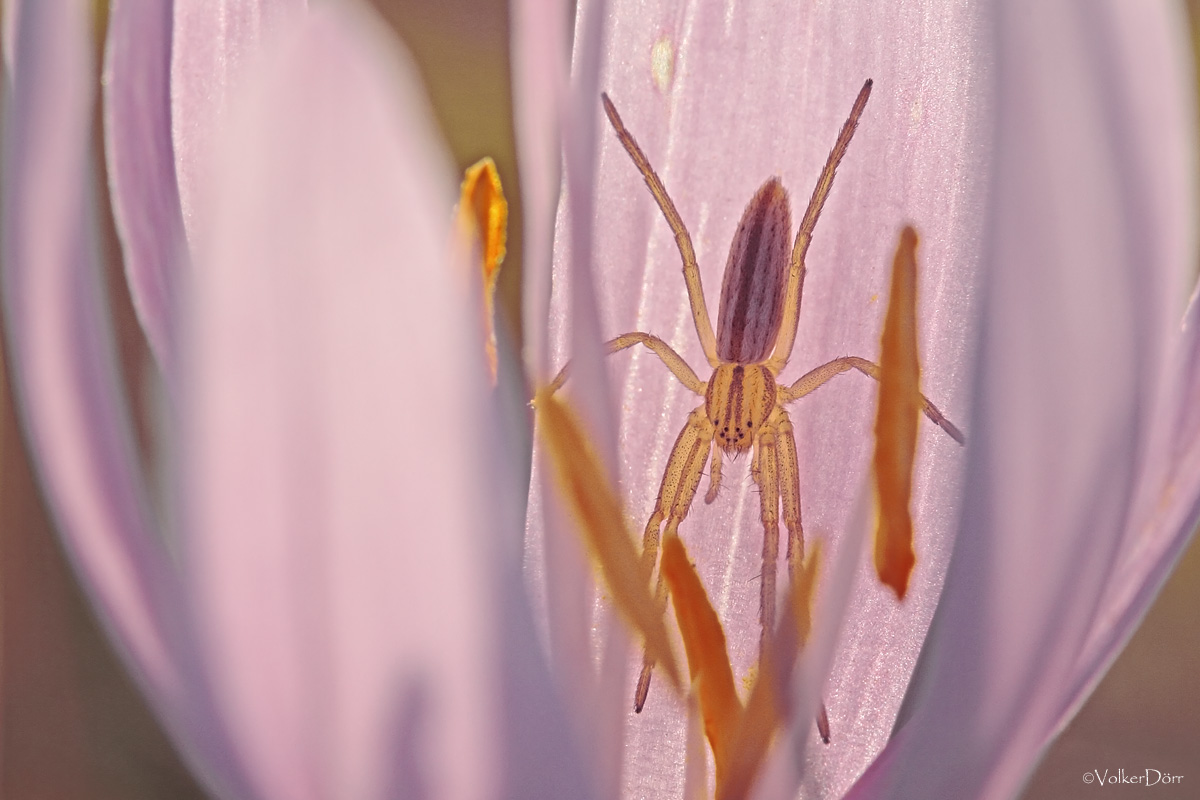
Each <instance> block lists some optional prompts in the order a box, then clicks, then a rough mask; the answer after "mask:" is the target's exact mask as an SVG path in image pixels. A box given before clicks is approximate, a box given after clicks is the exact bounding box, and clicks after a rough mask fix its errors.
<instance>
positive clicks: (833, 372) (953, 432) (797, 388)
mask: <svg viewBox="0 0 1200 800" xmlns="http://www.w3.org/2000/svg"><path fill="white" fill-rule="evenodd" d="M851 369H856V370H858V371H859V372H861V373H862V374H863V375H869V376H870V377H872V378H874V379H875V380H879V365H878V364H875V363H874V362H871V361H867V360H866V359H865V358H859V357H858V356H842V357H841V358H835V359H834V360H833V361H830V362H829V363H828V364H822V365H821V366H819V367H817V368H816V369H814V370H812V371H811V372H809V373H808V374H807V375H804V376H803V377H801V378H800V379H799V380H798V381H796V382H795V383H793V384H792V385H791V386H789V387H787V388H786V389H781V390H780V391H779V402H780V403H791V402H792V401H794V400H799V399H800V398H801V397H804V395H806V394H810V393H811V392H814V391H816V390H817V389H819V388H821V387H822V386H824V385H825V384H826V383H828V382H829V381H830V380H832V379H833V378H834V377H835V376H837V375H841V374H842V373H843V372H847V371H849V370H851ZM921 410H922V411H924V412H925V416H927V417H929V419H930V420H932V421H933V423H934V424H935V425H937V426H938V427H939V428H941V429H942V430H944V431H945V432H946V433H948V434H949V435H950V438H951V439H953V440H954V441H956V442H958V443H959V444H965V443H966V441H967V440H966V438H965V437H964V436H963V435H962V431H960V430H959V429H958V428H957V427H955V425H954V423H953V422H951V421H950V420H948V419H946V417H945V415H944V414H942V412H941V411H939V410H938V407H937V406H935V405H934V404H933V403H931V402H930V401H929V398H928V397H926V396H925V395H921Z"/></svg>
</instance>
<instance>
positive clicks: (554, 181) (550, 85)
mask: <svg viewBox="0 0 1200 800" xmlns="http://www.w3.org/2000/svg"><path fill="white" fill-rule="evenodd" d="M510 8H511V9H512V20H511V24H512V48H511V51H512V59H513V112H514V116H515V119H514V121H513V122H514V127H515V129H516V134H517V157H518V158H519V159H520V162H521V198H522V203H523V208H524V214H525V244H524V248H525V255H524V264H523V265H522V269H523V275H524V278H523V280H524V293H523V299H522V303H521V306H522V308H523V309H524V313H525V324H524V326H523V328H524V330H525V339H526V346H525V351H526V356H525V369H526V371H527V372H528V373H529V375H531V376H533V379H534V380H547V379H548V375H549V372H550V369H551V365H550V363H549V356H548V353H547V351H546V325H545V322H546V312H547V309H548V307H549V305H550V252H551V246H552V244H553V241H554V211H555V209H556V208H557V207H558V191H559V180H560V177H561V164H562V151H561V149H560V123H561V116H560V114H561V108H562V105H563V103H564V100H565V95H566V91H567V64H568V61H567V53H568V48H569V44H568V41H569V40H568V38H567V37H568V34H569V32H570V22H569V8H568V5H567V2H566V0H514V1H513V3H512V5H511V6H510Z"/></svg>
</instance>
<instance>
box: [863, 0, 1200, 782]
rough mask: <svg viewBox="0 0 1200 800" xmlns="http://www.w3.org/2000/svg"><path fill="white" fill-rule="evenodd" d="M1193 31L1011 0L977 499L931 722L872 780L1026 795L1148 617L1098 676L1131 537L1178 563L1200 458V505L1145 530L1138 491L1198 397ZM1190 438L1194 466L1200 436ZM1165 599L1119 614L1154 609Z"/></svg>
mask: <svg viewBox="0 0 1200 800" xmlns="http://www.w3.org/2000/svg"><path fill="white" fill-rule="evenodd" d="M1178 23H1179V21H1178V20H1177V19H1173V18H1172V17H1171V15H1170V13H1169V12H1168V11H1167V10H1166V9H1165V7H1153V8H1151V7H1145V8H1139V9H1138V11H1137V13H1133V12H1132V11H1130V10H1128V9H1123V8H1122V7H1121V6H1120V4H1117V3H1111V4H1096V3H1092V4H1087V5H1086V7H1084V6H1061V5H1053V4H1044V3H1037V2H1026V3H1009V4H1002V5H1000V6H999V10H998V12H997V26H998V31H997V33H998V42H999V57H998V62H997V69H998V79H999V82H998V86H999V96H998V104H997V119H998V141H997V156H996V170H995V175H996V188H995V193H994V197H995V207H994V209H993V211H992V222H991V234H990V236H989V250H988V253H987V263H988V265H989V269H988V271H987V282H986V285H985V289H984V297H985V298H986V299H985V306H984V309H983V333H982V339H981V349H980V356H979V379H978V389H977V394H976V396H977V398H978V405H977V410H976V413H975V424H974V426H973V428H974V432H973V439H972V443H971V449H970V460H969V466H968V475H967V495H966V498H965V508H966V511H965V514H964V518H963V524H962V530H961V533H960V536H959V540H958V546H957V548H956V550H955V553H954V560H953V562H952V565H951V569H950V573H949V575H948V577H947V581H946V590H945V594H944V596H943V600H942V604H941V606H940V607H939V609H938V617H937V619H936V620H935V622H934V625H933V628H932V629H931V631H930V638H929V642H928V646H927V649H926V652H925V653H924V654H923V661H922V664H923V668H922V671H921V674H920V676H919V681H918V683H917V686H916V687H915V689H914V696H913V697H912V698H910V700H911V701H912V708H913V713H912V715H911V719H910V720H909V721H908V722H907V726H906V728H905V729H904V736H903V737H902V740H901V739H897V740H895V741H893V743H892V744H891V745H889V748H888V750H889V751H892V752H890V754H889V755H888V756H887V759H888V765H887V766H885V767H884V768H883V769H881V770H876V771H874V772H873V774H872V777H871V781H872V782H874V783H875V785H876V787H878V786H880V785H884V786H888V785H890V786H891V787H893V789H894V790H896V791H899V792H900V793H901V794H903V795H904V796H914V797H931V798H937V797H964V796H970V797H997V798H1000V797H1011V796H1012V795H1013V794H1014V793H1015V792H1016V791H1017V790H1018V789H1019V788H1020V786H1021V784H1022V782H1023V781H1024V780H1025V779H1026V777H1027V776H1028V774H1029V772H1030V771H1031V769H1032V767H1033V765H1034V763H1035V761H1036V759H1037V757H1038V755H1039V754H1040V752H1041V751H1042V749H1043V748H1044V747H1045V745H1046V743H1047V741H1048V740H1049V737H1050V736H1051V735H1052V734H1053V733H1054V731H1055V730H1056V728H1057V726H1058V725H1060V724H1061V722H1062V720H1063V714H1064V712H1066V711H1067V710H1068V708H1067V707H1068V705H1070V704H1072V703H1073V702H1075V701H1077V699H1078V689H1079V681H1080V680H1081V677H1082V679H1083V680H1084V681H1085V682H1088V681H1089V678H1088V677H1087V676H1088V675H1091V676H1096V675H1098V674H1099V673H1098V672H1096V671H1095V670H1097V669H1099V667H1100V665H1106V664H1107V661H1108V660H1110V659H1111V657H1112V655H1113V654H1114V653H1115V649H1114V648H1115V646H1116V644H1118V643H1120V642H1121V641H1123V638H1124V636H1126V635H1128V630H1129V627H1128V625H1129V624H1130V621H1126V622H1125V623H1124V624H1123V630H1122V628H1121V627H1119V628H1118V629H1117V630H1120V631H1122V632H1120V633H1117V635H1116V637H1115V640H1110V641H1109V642H1108V643H1107V644H1106V645H1105V646H1104V648H1103V650H1104V655H1102V656H1101V657H1100V661H1099V663H1098V664H1097V663H1095V662H1093V663H1092V665H1091V666H1090V667H1087V666H1085V665H1086V664H1087V661H1088V659H1086V658H1083V657H1084V655H1085V654H1086V653H1087V651H1088V639H1089V636H1094V635H1095V632H1096V631H1097V627H1096V626H1097V625H1100V626H1102V629H1107V630H1112V629H1111V628H1107V626H1109V625H1111V624H1112V620H1111V619H1105V616H1106V615H1105V612H1104V609H1105V606H1106V598H1107V597H1109V596H1110V594H1111V593H1112V592H1113V591H1114V588H1116V589H1117V590H1118V591H1119V590H1120V589H1121V586H1120V584H1118V585H1117V586H1116V587H1114V585H1113V579H1114V577H1119V576H1120V575H1121V573H1122V571H1124V570H1125V569H1126V567H1125V566H1123V562H1124V561H1126V559H1128V558H1129V557H1130V555H1131V553H1130V552H1129V550H1127V549H1126V548H1127V546H1128V545H1130V544H1133V542H1135V541H1136V542H1137V543H1138V545H1139V546H1143V547H1148V548H1149V549H1150V550H1151V551H1152V552H1153V555H1149V556H1147V557H1145V558H1144V560H1143V563H1142V565H1141V566H1140V567H1133V571H1134V572H1140V573H1141V578H1142V579H1146V578H1147V577H1148V576H1150V575H1153V574H1154V573H1155V571H1156V570H1157V569H1158V567H1159V566H1161V565H1165V564H1169V563H1170V562H1171V561H1172V560H1173V558H1174V555H1175V554H1177V553H1178V550H1179V548H1180V547H1181V546H1182V544H1183V542H1184V541H1185V538H1186V537H1185V536H1184V535H1183V531H1182V529H1181V528H1180V527H1179V526H1180V524H1181V520H1182V519H1183V518H1184V517H1187V516H1190V518H1191V520H1193V521H1194V518H1195V509H1196V496H1197V490H1198V487H1197V482H1196V476H1195V467H1194V466H1192V467H1191V469H1190V475H1183V474H1180V477H1185V478H1186V483H1185V484H1184V485H1182V486H1180V487H1179V490H1180V492H1181V493H1182V495H1183V496H1182V497H1181V498H1180V505H1181V509H1180V510H1179V511H1182V509H1188V510H1189V511H1188V512H1187V513H1179V512H1173V513H1169V514H1167V515H1166V519H1163V520H1159V521H1157V522H1156V523H1155V524H1152V525H1150V526H1149V527H1145V526H1143V525H1141V523H1142V522H1143V521H1144V518H1143V519H1139V515H1138V513H1137V511H1138V506H1137V505H1136V501H1137V500H1138V499H1139V497H1145V496H1147V495H1149V496H1153V495H1154V494H1156V493H1157V491H1158V489H1159V488H1160V487H1159V486H1155V485H1153V484H1151V485H1150V486H1149V487H1146V488H1143V487H1142V486H1140V485H1139V484H1140V483H1141V482H1142V481H1143V479H1144V478H1147V477H1150V478H1152V479H1154V478H1157V477H1158V476H1161V475H1162V474H1163V470H1162V469H1161V466H1160V464H1158V463H1156V460H1157V459H1159V458H1161V450H1159V451H1157V452H1156V450H1155V448H1156V446H1158V444H1160V443H1161V442H1162V441H1163V439H1162V437H1161V434H1160V430H1161V429H1160V428H1159V426H1162V425H1166V426H1170V425H1172V424H1173V423H1174V421H1175V419H1177V417H1176V416H1175V413H1174V412H1173V411H1171V409H1172V406H1173V405H1174V402H1175V397H1176V396H1175V395H1174V394H1173V391H1175V390H1178V389H1184V388H1190V387H1185V386H1180V385H1178V384H1176V383H1175V381H1174V379H1173V378H1172V377H1171V370H1173V369H1176V368H1177V364H1178V362H1176V363H1175V364H1173V363H1172V362H1171V360H1170V358H1169V353H1170V350H1171V348H1172V347H1173V346H1174V345H1173V340H1174V339H1175V337H1177V335H1178V334H1177V331H1178V308H1179V300H1178V298H1179V297H1180V292H1179V288H1180V286H1181V285H1183V281H1184V277H1183V276H1184V275H1186V274H1187V270H1188V269H1190V267H1191V264H1192V263H1194V260H1193V258H1192V257H1191V233H1190V232H1189V228H1190V226H1191V223H1190V222H1185V220H1194V218H1195V217H1194V215H1195V206H1194V197H1195V193H1194V189H1193V188H1192V187H1191V186H1190V184H1191V179H1190V177H1187V176H1186V173H1185V171H1184V170H1185V167H1184V166H1183V164H1187V163H1190V159H1188V158H1186V157H1185V156H1186V154H1187V153H1188V152H1189V150H1191V148H1192V147H1193V146H1194V145H1193V142H1194V128H1193V123H1192V122H1191V121H1190V117H1188V116H1187V114H1186V113H1184V112H1183V111H1181V110H1180V109H1187V108H1188V107H1189V106H1188V105H1187V102H1186V100H1185V98H1186V97H1187V92H1188V87H1189V86H1190V84H1191V80H1190V77H1189V74H1188V73H1187V72H1185V71H1184V65H1185V63H1186V62H1185V60H1184V59H1183V58H1182V57H1181V56H1178V55H1171V53H1172V51H1173V49H1174V48H1177V47H1181V46H1182V39H1180V38H1179V37H1178V35H1177V33H1176V31H1177V28H1175V27H1174V26H1177V25H1178ZM1160 48H1162V49H1163V51H1161V52H1160ZM1156 53H1157V54H1156ZM1180 123H1182V124H1180ZM1172 124H1180V127H1179V129H1177V130H1171V131H1170V132H1169V133H1164V132H1165V131H1166V130H1167V129H1168V128H1169V127H1170V125H1172ZM1181 162H1182V164H1181ZM1181 245H1182V246H1181ZM1164 387H1167V388H1169V389H1170V390H1171V393H1169V394H1168V395H1166V396H1165V397H1164V395H1163V394H1162V392H1163V389H1164ZM1164 411H1166V412H1167V413H1165V414H1164ZM1185 446H1186V447H1187V448H1188V450H1189V456H1188V457H1189V458H1192V459H1194V457H1195V450H1196V445H1195V441H1194V439H1193V441H1192V442H1190V443H1188V444H1186V445H1185ZM1193 464H1194V461H1193ZM1155 499H1157V498H1155ZM1143 508H1144V506H1143ZM1131 524H1132V525H1133V526H1134V528H1133V530H1130V527H1129V526H1130V525H1131ZM1127 531H1129V532H1128V533H1126V532H1127ZM1130 537H1136V539H1134V538H1130ZM1164 543H1165V547H1164V546H1163V545H1164ZM1123 551H1124V552H1123ZM1154 551H1157V552H1154ZM1160 575H1161V573H1160ZM1159 580H1161V578H1159ZM1151 594H1152V593H1151V592H1145V593H1142V594H1141V595H1140V596H1138V597H1137V598H1136V599H1130V597H1129V595H1128V594H1125V595H1124V597H1123V599H1122V600H1121V601H1120V603H1118V606H1119V605H1120V604H1129V605H1128V606H1127V607H1128V608H1130V609H1132V614H1133V617H1134V618H1135V619H1136V618H1137V617H1140V614H1141V613H1142V612H1143V611H1144V608H1145V605H1146V604H1147V603H1148V602H1149V599H1150V597H1151ZM1098 614H1099V616H1098ZM1081 658H1083V661H1082V662H1081ZM1081 666H1085V668H1084V669H1082V670H1081ZM931 764H938V765H939V766H938V768H936V769H930V768H929V766H930V765H931ZM853 796H856V797H858V796H874V791H869V790H866V789H864V790H863V791H860V792H856V793H855V794H854V795H853Z"/></svg>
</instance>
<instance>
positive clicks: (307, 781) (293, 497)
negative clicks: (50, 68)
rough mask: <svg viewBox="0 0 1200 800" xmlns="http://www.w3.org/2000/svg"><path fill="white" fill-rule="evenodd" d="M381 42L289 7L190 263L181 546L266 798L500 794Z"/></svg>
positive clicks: (450, 290) (440, 361)
mask: <svg viewBox="0 0 1200 800" xmlns="http://www.w3.org/2000/svg"><path fill="white" fill-rule="evenodd" d="M398 49H399V45H398V44H397V43H396V42H394V41H391V40H390V39H387V38H386V37H385V35H384V34H383V33H382V32H381V31H380V30H379V29H378V28H377V27H376V24H375V23H374V17H370V18H369V19H368V18H367V15H366V12H362V11H359V10H358V9H357V8H353V7H350V6H347V5H345V4H338V5H330V6H323V7H322V8H321V9H320V10H315V11H313V12H312V14H311V16H310V17H309V18H307V19H306V21H305V22H303V24H302V25H301V26H300V27H299V30H298V31H297V33H296V34H295V36H294V38H293V39H291V40H290V41H289V42H288V43H287V45H286V46H285V47H283V49H282V50H281V51H280V52H279V53H278V55H277V56H276V57H275V58H273V59H272V60H271V61H270V63H268V64H265V65H264V66H263V68H262V70H261V72H259V73H258V74H257V75H256V76H255V78H254V80H253V81H252V82H251V84H250V88H249V89H248V91H247V92H246V94H245V95H244V96H243V97H242V99H241V102H240V103H239V104H238V105H237V106H235V110H232V111H231V112H230V116H229V123H228V131H227V138H224V139H223V140H222V141H223V142H224V144H223V145H222V146H220V149H219V150H218V152H219V153H220V159H219V162H218V167H217V168H216V172H215V175H214V179H213V184H212V186H213V191H212V195H211V197H212V201H213V203H214V206H213V208H212V209H211V211H210V212H206V213H211V215H212V216H211V219H212V221H213V228H212V238H211V239H208V240H206V241H208V242H210V244H211V246H210V247H202V248H201V249H200V250H199V252H198V253H197V269H196V271H195V272H196V277H195V283H194V296H193V297H192V301H193V302H192V305H191V307H190V309H189V318H190V319H191V321H192V323H193V327H192V329H191V332H190V346H191V350H190V357H191V360H190V361H189V362H188V363H187V364H186V366H187V367H188V369H187V372H186V374H187V376H188V378H189V379H190V381H191V383H190V384H189V385H188V386H187V389H188V391H186V392H184V393H183V394H184V396H185V397H186V398H188V400H189V402H190V406H189V407H188V408H187V409H185V412H186V416H187V419H188V424H187V426H186V438H185V445H186V448H185V451H184V452H185V455H186V456H187V457H188V462H187V465H186V466H187V470H188V471H187V474H186V475H185V485H187V486H188V487H189V489H190V490H191V491H190V494H189V496H188V497H187V503H188V505H187V507H186V508H185V509H184V516H185V517H186V518H187V519H188V520H189V522H190V524H189V529H188V531H187V532H186V533H187V553H188V558H189V567H190V568H191V572H192V574H193V575H194V589H195V592H196V603H197V611H198V613H199V615H200V619H201V625H202V631H201V637H202V641H203V643H204V650H205V655H206V656H207V658H208V659H209V660H208V666H209V669H210V671H211V676H212V677H211V683H212V687H213V694H214V702H215V703H216V704H217V707H218V709H219V711H220V713H221V715H222V717H223V718H224V719H225V720H226V721H227V722H228V725H229V727H230V730H231V737H232V738H233V741H234V743H235V745H236V746H237V748H238V751H239V752H240V753H242V754H244V756H245V758H246V761H247V763H248V765H249V769H250V770H251V778H252V780H253V781H254V784H255V786H256V788H257V789H258V791H259V792H260V793H261V794H263V795H265V796H269V797H273V798H323V797H354V798H387V797H410V796H428V797H462V798H470V797H483V796H489V795H490V791H489V790H490V787H493V786H494V785H495V784H496V781H497V780H498V777H499V776H498V774H497V773H498V770H499V768H500V765H499V763H498V755H497V754H498V752H499V750H500V747H501V731H500V729H499V726H498V711H499V707H498V706H499V700H498V698H497V692H496V688H497V681H498V675H499V670H500V668H501V665H500V664H499V663H497V661H498V659H497V657H496V653H497V652H498V650H497V646H496V642H495V640H494V636H495V635H496V633H495V627H494V620H493V618H492V617H491V615H490V614H488V613H486V611H487V609H488V605H487V601H488V599H489V598H490V597H491V594H492V592H493V589H494V587H493V586H492V585H491V583H490V581H489V575H490V573H488V572H486V571H485V567H486V557H487V556H488V555H489V554H490V553H491V548H492V547H493V546H494V544H493V536H494V534H493V533H492V532H491V526H492V524H493V523H494V520H493V519H492V517H491V515H490V509H489V508H488V506H487V503H486V502H485V500H486V495H484V496H483V498H482V499H481V496H480V495H478V494H475V493H473V491H472V490H473V488H474V487H480V486H483V485H484V479H485V476H486V474H487V471H488V470H489V469H494V468H496V467H495V466H494V465H493V464H492V463H491V458H492V456H491V455H489V449H488V448H487V447H486V446H481V444H484V442H485V440H484V439H483V436H482V419H483V413H482V412H483V403H484V398H485V390H484V389H483V386H482V375H483V371H482V368H481V364H482V359H481V358H477V357H468V356H464V354H469V353H472V352H473V351H472V350H471V342H473V341H475V340H474V339H473V338H472V336H471V331H470V319H471V317H469V316H468V314H467V308H468V306H469V303H468V302H467V291H466V285H467V284H466V280H465V278H464V275H462V274H457V275H456V274H455V272H454V270H453V268H452V265H451V264H450V263H449V262H448V260H447V250H448V247H447V246H448V244H449V238H448V237H449V236H450V227H449V220H450V209H451V207H452V204H453V200H454V198H453V195H452V191H453V187H454V186H455V185H456V181H455V179H454V176H453V175H452V174H451V173H450V172H449V170H448V167H447V162H446V158H445V155H444V153H443V151H442V149H441V146H440V144H439V142H438V141H437V140H436V138H435V136H434V132H433V130H432V125H431V122H430V112H429V108H428V106H427V103H426V101H425V99H424V97H423V96H422V94H421V92H420V89H419V88H418V86H419V83H418V81H417V79H416V77H415V74H414V71H413V68H412V66H411V65H410V64H408V63H407V62H406V61H403V60H402V59H399V58H397V56H398V52H397V51H398ZM250 74H254V73H250ZM499 535H500V534H495V536H499Z"/></svg>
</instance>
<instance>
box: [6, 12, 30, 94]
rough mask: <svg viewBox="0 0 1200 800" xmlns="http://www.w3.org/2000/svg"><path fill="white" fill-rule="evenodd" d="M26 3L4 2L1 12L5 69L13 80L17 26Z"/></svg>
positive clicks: (10, 79)
mask: <svg viewBox="0 0 1200 800" xmlns="http://www.w3.org/2000/svg"><path fill="white" fill-rule="evenodd" d="M24 4H25V0H9V2H7V3H5V4H4V13H3V14H0V25H3V26H4V27H3V30H0V37H2V40H0V44H3V46H4V70H5V72H7V73H8V80H9V81H10V86H11V81H12V79H13V76H14V75H15V74H16V71H15V67H16V63H15V58H16V49H17V28H18V27H19V20H20V17H21V7H22V6H23V5H24Z"/></svg>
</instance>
